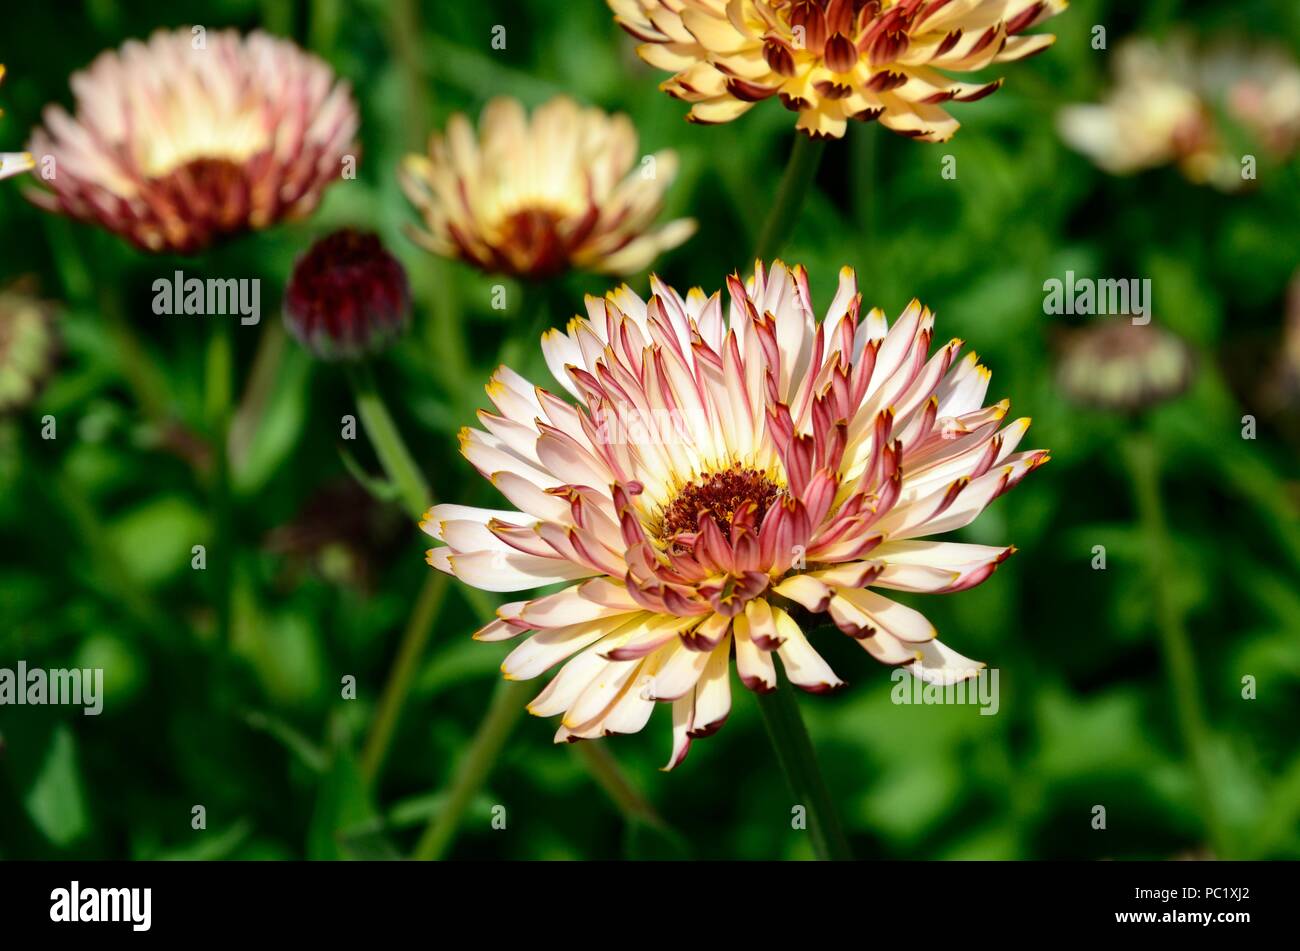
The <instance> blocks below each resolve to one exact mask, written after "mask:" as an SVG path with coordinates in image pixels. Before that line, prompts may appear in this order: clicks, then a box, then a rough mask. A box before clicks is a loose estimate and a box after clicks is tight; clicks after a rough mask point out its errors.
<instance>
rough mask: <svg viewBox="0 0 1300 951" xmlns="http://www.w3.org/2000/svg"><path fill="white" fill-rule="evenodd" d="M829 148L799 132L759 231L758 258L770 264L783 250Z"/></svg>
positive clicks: (755, 250) (756, 253)
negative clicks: (765, 218)
mask: <svg viewBox="0 0 1300 951" xmlns="http://www.w3.org/2000/svg"><path fill="white" fill-rule="evenodd" d="M825 150H826V143H825V141H822V140H814V139H811V138H809V137H808V136H806V135H804V134H803V133H802V132H796V133H795V137H794V148H792V149H791V150H790V160H789V162H787V163H786V166H785V173H784V174H783V175H782V176H781V185H780V187H779V188H778V189H777V192H776V200H775V201H774V202H772V208H771V210H770V211H769V212H768V213H767V220H766V221H764V222H763V228H762V230H761V231H759V233H758V246H757V247H756V248H755V249H754V257H756V258H759V259H760V260H762V261H765V262H769V263H770V262H771V260H772V258H773V257H775V256H776V255H777V254H779V253H780V251H781V248H782V247H783V246H784V245H785V242H786V241H787V240H788V239H789V237H790V234H791V232H793V231H794V226H795V222H796V221H798V220H799V210H800V209H801V208H803V203H804V199H805V198H807V197H808V189H809V188H810V187H811V185H812V183H813V179H814V178H816V177H817V166H818V165H820V164H821V160H822V153H823V152H824V151H825Z"/></svg>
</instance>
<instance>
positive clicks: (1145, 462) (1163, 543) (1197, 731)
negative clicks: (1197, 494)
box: [1123, 432, 1234, 859]
mask: <svg viewBox="0 0 1300 951" xmlns="http://www.w3.org/2000/svg"><path fill="white" fill-rule="evenodd" d="M1123 449H1124V459H1125V462H1126V463H1127V464H1128V469H1129V475H1130V477H1131V479H1132V482H1133V497H1134V502H1135V504H1136V506H1137V513H1138V522H1139V526H1140V528H1141V530H1142V534H1143V536H1144V538H1145V542H1146V544H1145V547H1146V552H1147V567H1148V571H1149V575H1150V579H1151V589H1152V593H1153V594H1154V596H1155V613H1156V626H1157V628H1158V629H1159V634H1160V647H1161V650H1162V652H1163V653H1164V658H1165V666H1166V667H1167V668H1168V671H1169V680H1170V686H1171V688H1172V690H1173V695H1174V713H1175V716H1176V719H1177V722H1178V731H1179V733H1180V734H1181V737H1182V741H1183V745H1184V747H1185V748H1186V750H1187V753H1188V755H1189V756H1190V757H1191V760H1192V769H1193V773H1194V775H1195V777H1196V782H1197V787H1198V792H1199V796H1200V799H1201V809H1202V814H1203V817H1204V820H1205V826H1206V830H1207V832H1208V833H1209V836H1210V840H1211V842H1212V843H1213V845H1214V849H1215V854H1216V856H1217V857H1218V858H1220V859H1227V858H1233V857H1234V855H1233V853H1232V851H1231V847H1230V845H1229V844H1228V842H1227V839H1226V835H1225V830H1224V827H1223V823H1222V820H1221V817H1220V815H1219V809H1218V803H1219V799H1218V795H1217V786H1216V783H1215V773H1214V766H1213V763H1212V761H1211V757H1210V737H1209V732H1208V730H1207V728H1206V725H1205V714H1204V711H1203V710H1202V709H1201V701H1200V691H1199V688H1198V686H1197V677H1196V658H1195V654H1194V653H1193V651H1192V644H1191V640H1190V639H1189V638H1188V636H1187V629H1186V627H1185V625H1184V623H1183V615H1182V610H1181V608H1180V607H1179V606H1178V602H1177V599H1176V597H1175V594H1174V591H1173V587H1172V580H1173V577H1172V571H1173V559H1172V557H1171V556H1172V550H1171V547H1170V541H1169V532H1168V528H1167V526H1166V522H1165V513H1164V506H1163V504H1162V502H1161V499H1160V456H1159V450H1158V449H1157V447H1156V445H1155V443H1154V441H1153V440H1152V439H1151V436H1150V435H1149V434H1148V433H1145V432H1135V433H1133V434H1132V435H1131V436H1130V437H1129V438H1128V440H1127V441H1126V442H1125V443H1124V446H1123Z"/></svg>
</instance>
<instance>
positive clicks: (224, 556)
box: [204, 318, 235, 652]
mask: <svg viewBox="0 0 1300 951" xmlns="http://www.w3.org/2000/svg"><path fill="white" fill-rule="evenodd" d="M232 334H233V332H232V330H231V324H230V321H229V320H224V319H220V318H216V319H215V322H214V326H213V328H212V334H211V336H210V337H209V338H208V352H207V366H206V390H205V393H204V399H205V410H206V412H207V418H208V426H209V430H210V432H211V434H212V460H213V465H212V483H211V499H212V520H213V531H214V534H215V539H216V546H215V547H216V551H214V552H211V553H210V554H211V556H212V559H213V576H214V579H215V587H216V609H217V644H218V646H219V647H220V649H221V650H222V651H223V652H228V651H229V649H230V646H231V637H232V633H231V606H232V600H233V594H234V591H233V589H234V555H235V545H234V541H233V539H234V532H233V525H232V524H231V521H232V519H233V517H234V515H233V507H232V505H231V498H230V412H231V405H232V403H233V392H234V383H233V380H232V375H233V372H234V340H233V336H232Z"/></svg>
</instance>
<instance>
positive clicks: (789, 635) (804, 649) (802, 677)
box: [772, 608, 844, 693]
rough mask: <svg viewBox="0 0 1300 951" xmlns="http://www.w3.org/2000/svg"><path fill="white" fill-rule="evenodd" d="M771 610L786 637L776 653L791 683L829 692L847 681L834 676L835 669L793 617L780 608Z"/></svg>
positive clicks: (810, 690)
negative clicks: (824, 658)
mask: <svg viewBox="0 0 1300 951" xmlns="http://www.w3.org/2000/svg"><path fill="white" fill-rule="evenodd" d="M772 614H773V616H774V617H775V618H776V626H777V630H778V631H779V632H780V634H781V636H782V638H784V640H783V641H782V642H781V646H780V647H778V648H777V649H776V653H777V656H779V657H780V658H781V666H782V667H784V668H785V675H786V677H788V678H789V679H790V683H792V684H794V685H795V686H796V687H799V688H801V689H803V690H807V691H808V692H809V693H827V692H829V691H831V690H834V689H836V688H837V687H842V686H844V681H842V680H840V678H839V677H836V676H835V671H833V670H831V668H830V665H829V664H827V663H826V661H825V660H823V659H822V656H821V655H820V654H818V653H817V651H816V650H814V649H813V646H812V644H810V643H809V642H808V638H807V637H805V636H804V633H803V631H802V630H800V629H799V625H798V624H797V623H796V622H795V620H794V618H792V617H790V615H789V614H787V613H786V612H784V611H782V610H781V609H780V608H773V609H772Z"/></svg>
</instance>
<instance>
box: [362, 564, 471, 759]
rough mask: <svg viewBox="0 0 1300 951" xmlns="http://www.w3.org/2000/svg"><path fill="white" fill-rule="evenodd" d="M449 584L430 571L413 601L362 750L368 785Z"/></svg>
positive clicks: (444, 577) (390, 736) (384, 751)
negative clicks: (413, 603) (413, 604)
mask: <svg viewBox="0 0 1300 951" xmlns="http://www.w3.org/2000/svg"><path fill="white" fill-rule="evenodd" d="M449 581H450V579H449V578H448V576H447V575H445V574H443V573H442V572H441V571H430V572H429V573H428V575H427V577H426V578H425V581H424V586H423V587H421V588H420V593H419V595H418V596H417V597H416V599H415V608H414V609H413V610H412V611H411V617H410V618H409V619H408V620H407V622H406V631H405V632H404V633H403V634H402V640H401V644H400V646H399V647H398V649H397V658H396V659H395V660H394V661H393V669H392V672H391V673H390V674H389V675H388V682H387V683H386V684H385V685H384V692H383V693H382V694H381V695H380V698H379V708H378V710H377V711H376V713H375V722H374V724H373V725H372V726H371V728H370V733H369V735H368V736H367V737H366V744H365V746H364V747H363V749H362V751H361V775H362V777H363V778H364V779H365V781H366V783H367V784H373V783H374V782H375V780H376V779H377V778H378V776H379V773H380V770H382V769H383V767H384V761H385V760H386V759H387V758H388V751H389V749H390V748H391V747H392V744H393V735H394V733H395V732H396V731H397V723H398V720H400V719H401V716H402V708H403V707H404V706H405V705H406V697H407V695H408V694H409V693H410V692H411V684H412V683H413V682H414V680H415V673H416V668H417V666H418V665H419V662H420V658H421V657H423V656H424V649H425V648H426V647H427V646H428V644H429V635H430V634H431V633H432V632H433V625H434V622H435V621H436V620H437V618H438V614H439V612H440V611H441V610H442V604H443V602H444V601H445V600H446V598H447V589H448V587H449Z"/></svg>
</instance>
